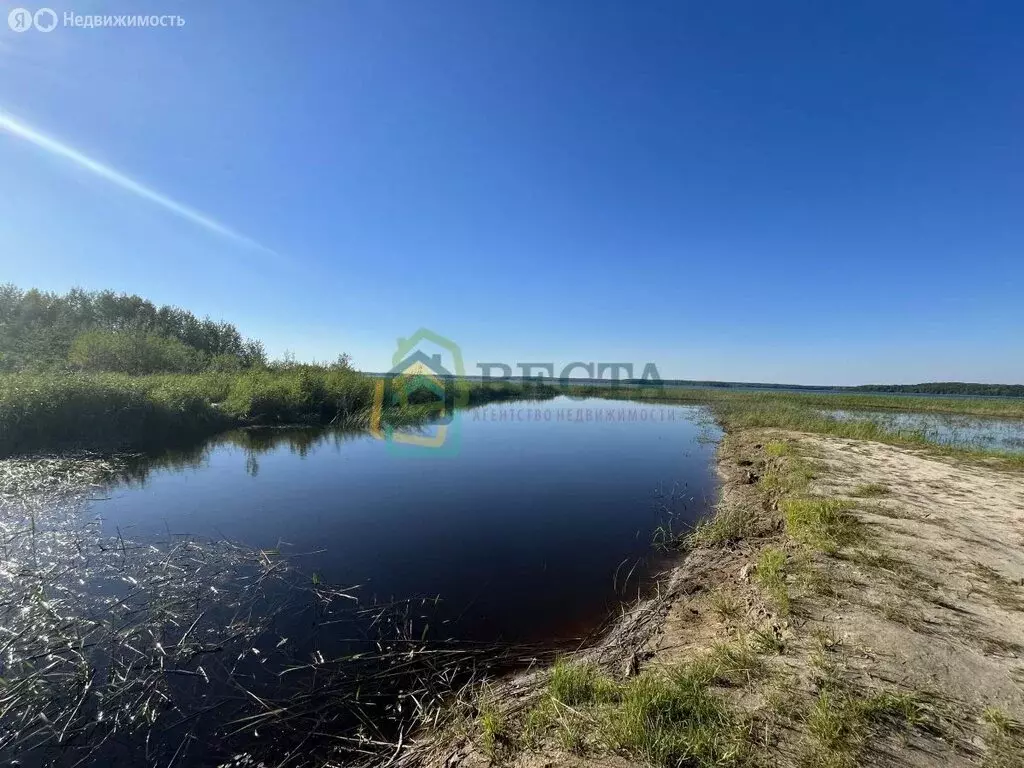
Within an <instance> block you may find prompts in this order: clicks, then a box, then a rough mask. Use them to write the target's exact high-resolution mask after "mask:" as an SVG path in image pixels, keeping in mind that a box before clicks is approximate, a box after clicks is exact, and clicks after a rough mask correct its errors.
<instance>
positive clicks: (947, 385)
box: [848, 381, 1024, 397]
mask: <svg viewBox="0 0 1024 768" xmlns="http://www.w3.org/2000/svg"><path fill="white" fill-rule="evenodd" d="M848 389H851V390H854V391H859V392H906V393H907V394H918V395H987V396H989V397H1024V384H969V383H964V382H960V381H947V382H933V383H929V384H865V385H863V386H860V387H848Z"/></svg>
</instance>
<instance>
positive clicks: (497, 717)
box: [480, 704, 505, 758]
mask: <svg viewBox="0 0 1024 768" xmlns="http://www.w3.org/2000/svg"><path fill="white" fill-rule="evenodd" d="M504 739H505V718H504V716H503V715H502V714H501V712H500V711H499V710H498V709H497V708H495V707H493V706H490V705H486V704H485V705H484V706H483V707H482V709H481V711H480V741H481V746H482V747H483V750H484V752H486V753H487V755H488V756H489V757H491V758H494V757H495V756H497V754H498V749H499V747H500V746H501V743H502V741H504Z"/></svg>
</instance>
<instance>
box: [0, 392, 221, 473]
mask: <svg viewBox="0 0 1024 768" xmlns="http://www.w3.org/2000/svg"><path fill="white" fill-rule="evenodd" d="M222 424H223V419H222V418H221V416H220V415H219V413H218V412H217V411H216V410H215V409H214V408H213V407H212V406H211V404H210V402H209V401H208V400H207V399H205V398H203V397H201V396H199V395H197V394H195V393H191V394H190V393H187V392H186V393H177V394H173V393H171V392H164V393H161V394H160V395H158V396H154V395H153V394H151V393H149V392H147V391H146V390H145V388H144V387H143V386H142V382H140V381H139V380H133V379H131V378H129V377H127V376H121V375H106V376H83V375H75V374H70V375H63V376H43V375H38V376H28V375H22V376H8V377H0V453H4V454H11V453H27V452H32V451H37V450H47V451H50V450H59V449H62V448H72V447H74V448H78V447H88V448H92V449H97V450H111V451H116V450H124V449H128V448H138V447H143V446H154V445H158V444H160V443H163V442H173V441H174V440H181V439H185V438H188V437H192V436H197V435H200V434H202V433H204V432H209V431H212V430H214V429H217V428H219V427H220V426H221V425H222Z"/></svg>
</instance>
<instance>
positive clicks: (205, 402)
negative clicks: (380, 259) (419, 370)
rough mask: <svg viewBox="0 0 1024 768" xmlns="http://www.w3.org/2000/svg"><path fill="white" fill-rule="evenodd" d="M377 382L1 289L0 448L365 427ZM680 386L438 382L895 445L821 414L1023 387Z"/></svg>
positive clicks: (155, 445) (124, 314)
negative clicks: (650, 407) (688, 412)
mask: <svg viewBox="0 0 1024 768" xmlns="http://www.w3.org/2000/svg"><path fill="white" fill-rule="evenodd" d="M381 380H382V379H381V377H379V376H374V375H372V374H364V373H360V372H359V371H356V370H354V369H353V368H352V366H351V363H350V360H349V358H348V356H347V355H344V354H342V355H339V356H338V358H337V359H336V360H335V361H333V362H331V363H315V362H314V363H299V362H296V361H295V360H294V358H293V357H291V356H290V355H287V354H286V356H285V359H283V360H277V361H270V360H268V359H267V355H266V352H265V350H264V347H263V345H262V343H260V342H259V341H257V340H253V339H247V338H245V337H243V335H242V334H241V333H240V332H239V331H238V329H237V328H235V327H234V326H233V325H231V324H229V323H225V322H215V321H213V320H210V319H209V318H205V319H201V318H198V317H196V316H195V315H193V314H192V313H191V312H188V311H186V310H183V309H180V308H177V307H171V306H160V307H158V306H156V305H154V304H153V303H152V302H150V301H147V300H146V299H143V298H141V297H139V296H130V295H124V294H117V293H114V292H112V291H97V292H87V291H83V290H80V289H74V290H72V291H70V292H68V293H67V294H63V295H59V294H53V293H45V292H41V291H38V290H34V289H33V290H28V291H23V290H20V289H18V288H17V287H15V286H13V285H0V456H12V455H30V454H38V453H54V452H60V451H69V450H87V451H94V452H99V453H103V454H112V453H117V452H138V451H152V450H157V449H159V448H161V447H164V446H170V445H180V444H185V443H189V442H194V441H197V440H202V439H204V438H207V437H209V436H212V435H213V434H216V433H218V432H222V431H225V430H228V429H233V428H237V427H247V426H284V425H342V426H350V427H353V428H358V427H365V426H366V425H367V424H368V423H369V420H370V414H371V408H372V405H373V402H374V388H375V386H376V383H377V382H379V381H381ZM679 383H680V382H663V383H661V384H659V385H657V386H646V385H638V384H637V383H636V382H628V381H622V382H612V381H608V382H592V381H589V382H577V381H574V380H569V381H566V382H563V381H560V380H554V379H525V380H524V379H504V378H495V379H493V380H491V379H481V378H480V377H463V378H460V379H455V380H453V383H452V385H451V386H450V387H448V389H454V390H455V392H454V393H450V394H452V395H453V397H452V400H453V402H458V403H460V404H462V405H478V404H482V403H487V402H493V401H502V400H516V399H540V398H550V397H555V396H557V395H559V394H562V395H567V396H569V397H574V398H583V397H602V398H609V399H628V400H635V401H639V402H659V403H680V404H700V405H708V406H710V407H712V408H713V409H715V410H716V412H718V413H719V414H721V415H722V416H724V417H725V418H731V419H733V420H735V421H737V422H738V421H742V422H743V424H744V425H745V426H747V427H753V426H762V427H780V428H790V429H796V430H802V431H809V432H819V433H824V434H832V435H836V436H840V437H851V438H857V439H866V440H884V441H888V442H893V443H895V444H902V445H926V444H929V443H930V442H932V441H931V440H930V438H929V436H928V435H926V434H924V433H921V432H914V431H912V430H900V431H898V432H897V431H893V430H887V429H885V428H882V427H880V426H879V425H877V424H873V423H871V422H870V421H867V420H864V421H861V420H845V421H840V420H838V419H834V418H830V417H829V416H828V415H826V414H825V413H823V411H826V410H830V409H831V410H840V409H841V410H853V411H856V410H868V409H870V410H881V411H897V410H898V411H914V412H920V413H936V414H940V413H943V414H963V415H971V416H977V417H982V418H986V417H987V418H1005V419H1024V397H1022V396H1021V395H1024V385H988V384H965V383H946V384H942V383H936V384H920V385H893V386H886V385H865V386H862V387H852V388H837V389H836V390H831V391H810V390H812V389H814V388H810V387H806V388H804V387H795V388H788V389H786V390H785V391H770V390H768V389H767V387H768V386H769V385H764V384H729V383H725V382H686V383H685V386H674V384H679ZM805 390H807V391H805ZM913 393H917V396H915V394H913ZM942 395H950V396H948V397H943V396H942ZM964 395H974V397H964ZM977 395H988V397H977ZM992 395H1000V396H1001V397H993V396H992ZM430 413H431V407H430V405H429V404H428V403H427V402H426V401H415V400H413V402H403V403H402V404H401V406H399V407H392V408H390V409H388V412H387V413H386V414H385V418H386V419H387V420H388V421H389V422H390V423H392V424H395V425H404V424H415V423H418V422H422V421H424V420H426V419H428V418H429V416H430ZM946 450H949V451H951V452H954V453H959V454H961V455H965V456H966V455H970V454H972V453H973V454H978V455H997V456H1005V455H1004V454H1001V453H999V452H998V451H991V450H987V449H983V448H979V449H954V448H948V449H946ZM1005 457H1006V458H1007V460H1008V461H1010V462H1015V461H1020V459H1019V458H1013V457H1012V456H1005Z"/></svg>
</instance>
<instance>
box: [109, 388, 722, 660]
mask: <svg viewBox="0 0 1024 768" xmlns="http://www.w3.org/2000/svg"><path fill="white" fill-rule="evenodd" d="M459 419H460V422H459V424H458V433H459V440H458V449H457V450H455V451H447V450H433V449H429V448H418V449H415V450H412V451H395V450H393V448H394V446H393V445H389V444H388V443H386V442H384V441H382V440H378V439H375V438H374V437H372V436H369V435H366V434H352V433H344V432H331V431H322V430H321V431H317V430H284V431H282V430H276V431H262V432H247V433H233V434H229V435H225V436H221V437H220V438H218V439H216V440H214V441H212V442H211V443H209V444H208V445H207V446H205V447H204V448H203V449H202V450H201V451H200V452H199V453H198V454H194V455H190V456H175V455H168V456H166V457H163V458H161V459H157V460H155V461H153V462H151V463H149V464H146V465H142V466H140V467H139V475H140V478H142V479H140V480H139V481H137V482H134V483H125V484H122V485H119V486H117V487H114V488H113V489H111V490H110V492H109V494H108V496H109V498H106V499H103V500H97V501H94V502H93V503H92V511H93V512H94V513H96V514H98V515H100V516H101V517H102V519H103V525H104V528H105V529H106V531H107V532H109V533H115V532H116V531H118V530H119V531H120V532H121V533H123V534H124V535H125V537H130V538H132V539H135V540H140V539H141V540H143V541H145V540H146V539H147V538H161V537H166V535H167V533H168V532H170V533H173V534H177V533H188V534H193V535H198V536H203V537H211V538H228V539H231V540H234V541H237V542H241V543H244V544H247V545H250V546H255V547H262V548H274V547H278V546H280V547H281V549H282V550H283V551H285V552H289V553H293V554H294V553H310V554H308V555H304V556H303V557H301V558H300V559H299V562H301V564H302V567H303V568H304V569H308V570H309V571H311V572H312V571H315V572H316V573H317V574H318V577H319V578H322V579H323V580H324V581H325V582H331V583H335V584H344V585H349V584H358V585H361V586H360V588H359V590H357V591H356V594H358V595H359V596H360V598H361V599H364V600H371V599H373V598H377V599H387V598H390V597H396V598H408V597H412V596H439V597H440V603H439V606H438V608H437V614H436V615H437V621H438V622H439V624H440V626H442V627H444V629H443V631H444V632H446V633H448V634H450V635H451V636H452V637H458V638H459V639H473V640H486V641H494V640H502V641H539V640H548V641H549V640H554V639H556V638H562V639H568V638H573V637H579V636H581V635H584V634H586V633H587V632H588V631H590V630H592V629H593V628H594V627H595V626H596V625H598V624H599V623H600V622H601V621H602V619H603V618H604V617H605V616H607V614H608V612H609V611H610V610H612V609H614V606H615V605H616V604H617V603H618V602H619V601H620V600H621V599H622V597H623V594H624V593H625V595H627V596H629V595H632V596H634V597H635V595H636V593H637V590H638V588H639V587H640V585H641V583H642V582H643V579H644V577H645V576H646V575H648V574H650V573H651V572H652V571H653V570H654V569H655V568H657V567H658V562H657V560H656V556H654V555H653V550H652V546H651V542H652V536H653V534H654V532H655V529H656V528H657V527H658V526H659V525H662V524H664V523H665V522H666V516H667V513H668V512H671V513H672V514H673V515H674V517H675V519H674V523H673V525H674V527H675V528H677V529H678V528H680V527H681V526H683V525H684V524H685V523H686V522H693V521H695V520H696V519H697V518H699V517H700V516H701V515H703V514H704V513H705V512H706V510H707V508H708V505H709V503H710V502H711V501H712V500H713V496H714V493H715V485H714V473H713V468H712V457H713V454H714V450H715V444H716V443H717V440H718V438H719V437H720V432H719V431H718V429H717V427H715V426H714V425H713V424H711V423H709V422H708V419H707V415H706V412H704V411H703V410H702V409H700V408H695V407H685V406H671V405H640V404H636V403H623V402H621V401H614V402H613V401H602V400H585V401H575V400H570V399H567V398H557V399H555V400H551V401H546V402H537V403H525V404H518V403H513V404H511V405H510V404H507V403H506V404H494V405H490V406H486V407H483V408H479V409H475V410H470V411H466V412H464V413H462V414H461V416H460V417H459Z"/></svg>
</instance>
